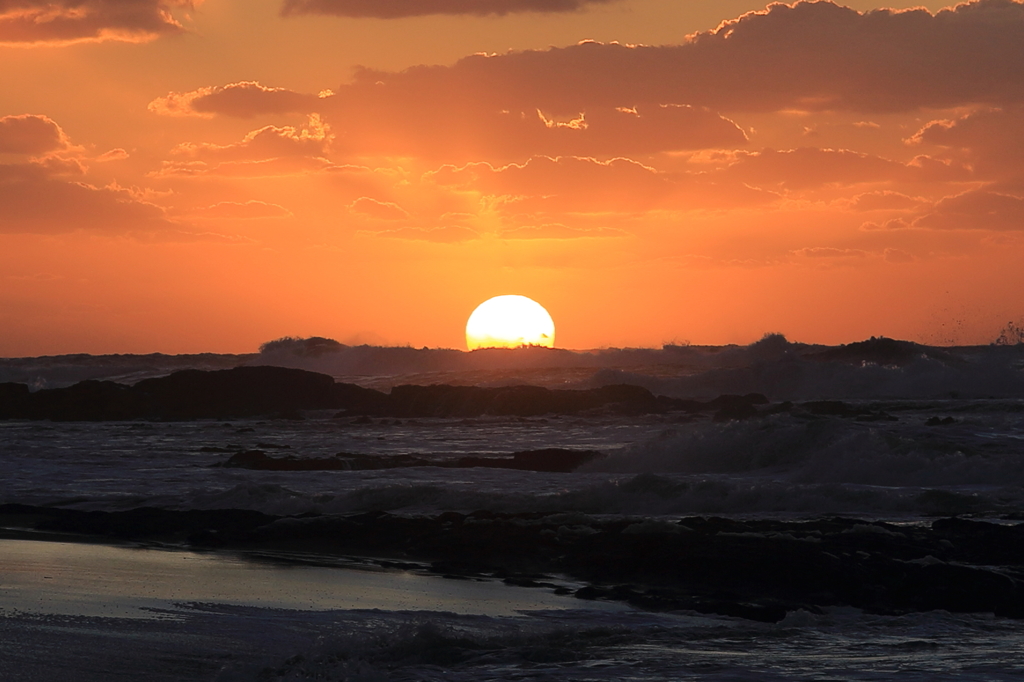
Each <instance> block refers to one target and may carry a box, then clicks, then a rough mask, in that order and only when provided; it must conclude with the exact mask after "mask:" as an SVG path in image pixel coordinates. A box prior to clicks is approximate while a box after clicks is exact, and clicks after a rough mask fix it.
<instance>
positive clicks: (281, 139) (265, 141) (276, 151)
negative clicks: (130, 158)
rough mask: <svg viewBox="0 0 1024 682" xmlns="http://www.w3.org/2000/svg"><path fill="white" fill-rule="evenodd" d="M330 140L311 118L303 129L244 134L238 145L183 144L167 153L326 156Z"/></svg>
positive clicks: (208, 157) (233, 157)
mask: <svg viewBox="0 0 1024 682" xmlns="http://www.w3.org/2000/svg"><path fill="white" fill-rule="evenodd" d="M331 139H332V137H331V132H330V129H329V128H328V127H327V126H326V125H324V124H323V123H322V122H321V121H320V119H319V117H318V116H316V115H313V116H311V117H310V120H309V124H308V125H307V126H305V127H303V128H295V127H292V126H284V127H276V126H265V127H263V128H259V129H258V130H253V131H252V132H250V133H248V134H247V135H246V136H245V137H244V138H242V141H241V142H236V143H233V144H226V145H217V144H209V143H198V144H194V143H190V142H187V143H184V144H180V145H178V146H177V147H176V148H175V149H174V150H172V152H171V153H172V154H173V155H175V156H185V157H189V158H193V159H199V160H203V161H239V160H259V159H276V158H280V157H284V156H321V155H323V154H326V153H327V149H328V147H329V146H330V143H331Z"/></svg>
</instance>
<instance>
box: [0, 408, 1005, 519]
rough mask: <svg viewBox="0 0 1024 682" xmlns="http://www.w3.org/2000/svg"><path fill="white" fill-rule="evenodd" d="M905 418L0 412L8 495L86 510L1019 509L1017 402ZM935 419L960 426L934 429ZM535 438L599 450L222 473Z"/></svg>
mask: <svg viewBox="0 0 1024 682" xmlns="http://www.w3.org/2000/svg"><path fill="white" fill-rule="evenodd" d="M872 407H873V408H876V409H880V410H883V411H885V412H886V413H887V414H890V415H892V416H894V417H896V418H897V419H898V421H873V422H860V421H856V420H854V419H851V418H841V417H820V416H809V415H806V414H798V413H794V414H789V413H782V414H776V415H772V416H768V417H764V418H760V419H753V420H748V421H731V422H722V423H716V422H712V421H711V420H709V419H698V420H693V421H688V420H687V418H685V417H679V416H668V417H660V416H652V417H642V418H634V419H630V418H612V419H600V420H599V419H579V418H572V417H556V418H550V419H526V420H523V419H479V420H406V421H404V422H401V423H399V422H397V421H396V420H376V423H374V424H368V425H357V424H353V423H352V420H350V419H332V418H330V416H329V415H311V418H309V419H307V420H305V421H258V420H244V421H234V422H230V423H225V422H177V423H142V422H127V423H122V422H107V423H63V424H58V423H50V422H14V421H9V422H0V467H3V471H5V472H6V473H5V480H4V486H3V489H2V491H0V502H20V503H27V504H56V505H61V506H69V507H74V508H82V509H126V508H132V507H138V506H157V507H168V508H175V509H183V508H199V509H214V508H240V509H254V510H260V511H264V512H267V513H272V514H297V513H303V512H310V511H318V512H323V513H343V512H357V511H367V510H386V511H393V512H407V513H423V512H434V511H443V510H457V511H474V510H478V509H489V510H494V511H512V512H521V511H551V512H555V511H576V512H582V513H588V514H644V515H668V516H673V515H680V514H695V513H696V514H701V513H705V514H707V513H714V514H745V515H750V514H755V515H759V514H797V515H811V516H813V515H818V514H825V513H849V514H866V515H873V516H879V517H883V518H902V517H907V516H910V517H913V516H916V515H921V514H924V515H929V514H957V513H974V514H982V515H989V516H992V515H1001V514H1007V513H1013V512H1017V511H1021V510H1024V401H1017V400H945V401H931V402H922V401H916V402H912V401H890V402H887V403H872ZM930 418H942V419H947V418H952V420H953V423H950V424H945V425H940V426H931V425H927V420H928V419H930ZM542 447H563V448H579V449H595V450H599V451H601V452H603V453H605V454H606V455H607V457H606V458H605V459H602V460H600V461H596V462H593V463H591V464H588V465H586V466H585V467H583V469H582V470H580V471H577V472H575V473H571V474H560V473H538V472H527V471H514V470H506V469H449V468H436V467H412V468H406V469H386V470H375V471H324V472H298V471H295V472H273V471H251V470H246V469H226V468H218V467H216V466H214V465H217V464H219V463H222V462H224V461H225V460H226V459H227V458H228V457H230V455H231V454H232V453H234V452H238V451H241V450H247V449H253V448H257V449H262V450H264V451H265V452H267V453H269V454H271V455H276V456H281V455H292V456H296V457H329V456H331V455H334V454H337V453H342V452H345V453H357V454H365V455H395V454H410V453H413V454H418V455H421V456H426V457H428V458H432V459H437V460H445V459H452V458H456V457H461V456H465V455H467V454H477V455H483V456H491V455H500V454H508V453H511V452H515V451H518V450H527V449H533V448H542Z"/></svg>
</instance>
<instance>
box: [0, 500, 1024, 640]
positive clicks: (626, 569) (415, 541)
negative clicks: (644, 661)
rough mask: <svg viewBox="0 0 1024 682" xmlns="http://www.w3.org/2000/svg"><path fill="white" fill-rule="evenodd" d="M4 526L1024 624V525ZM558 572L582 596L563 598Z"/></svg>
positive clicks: (692, 602) (349, 520) (378, 519)
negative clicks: (1014, 620)
mask: <svg viewBox="0 0 1024 682" xmlns="http://www.w3.org/2000/svg"><path fill="white" fill-rule="evenodd" d="M0 526H2V527H4V528H6V529H8V530H7V531H6V532H8V533H12V532H21V533H24V532H29V533H47V534H53V533H60V534H72V536H73V537H78V538H81V539H82V540H86V539H92V540H101V541H133V542H161V543H175V544H178V545H184V546H188V547H191V548H195V549H227V550H244V551H251V550H264V551H280V552H292V553H302V554H307V555H308V554H313V555H322V556H362V557H375V558H376V561H377V562H378V563H379V564H380V565H382V566H386V567H391V568H408V567H427V568H428V569H429V570H430V571H432V572H434V573H437V574H439V575H444V576H446V577H452V578H465V579H474V578H489V579H502V580H505V581H506V582H509V583H511V584H515V585H520V586H533V587H538V588H547V589H556V590H559V591H561V592H563V593H566V594H568V593H572V594H574V595H575V597H577V598H581V599H608V600H616V601H624V602H628V603H630V604H632V605H634V606H637V607H640V608H643V609H648V610H656V611H674V610H691V611H697V612H701V613H715V614H722V615H728V616H736V617H741V618H747V619H753V620H759V621H766V622H776V621H779V620H781V619H782V618H784V617H785V615H786V613H787V612H790V611H794V610H798V609H803V610H806V611H810V612H819V611H821V610H822V609H824V608H828V607H833V606H851V607H856V608H860V609H863V610H865V611H867V612H871V613H882V614H900V613H909V612H919V611H930V610H935V609H943V610H947V611H951V612H962V613H993V614H995V615H997V616H1004V617H1009V618H1018V619H1021V618H1024V525H1010V524H1001V523H993V522H988V521H980V520H967V519H963V518H955V517H954V518H942V519H936V520H934V521H932V522H931V523H930V524H929V525H896V524H891V523H884V522H879V521H867V520H861V519H854V518H838V517H836V518H822V519H816V520H810V521H784V520H737V519H726V518H717V517H689V518H683V519H680V520H678V521H671V522H670V521H664V520H652V519H648V518H641V517H636V518H616V519H606V518H595V517H591V516H587V515H584V514H580V513H557V514H544V513H526V514H503V513H494V512H486V511H478V512H474V513H470V514H463V513H457V512H445V513H442V514H438V515H436V516H401V515H395V514H389V513H385V512H372V513H363V514H354V515H313V514H307V515H302V516H273V515H268V514H263V513H260V512H255V511H246V510H190V511H176V510H167V509H156V508H142V509H134V510H130V511H120V512H100V511H79V510H69V509H59V508H52V507H32V506H25V505H2V506H0ZM12 529H21V530H20V531H16V530H12ZM65 537H66V535H65ZM553 576H562V577H567V578H569V579H571V580H574V581H578V582H582V583H584V585H583V586H582V587H577V588H575V589H571V590H570V589H569V588H566V587H564V586H562V587H559V586H557V585H556V584H555V583H556V582H557V580H555V578H554V577H553ZM552 581H555V582H552Z"/></svg>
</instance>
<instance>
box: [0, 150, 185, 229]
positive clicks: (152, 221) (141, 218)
mask: <svg viewBox="0 0 1024 682" xmlns="http://www.w3.org/2000/svg"><path fill="white" fill-rule="evenodd" d="M168 227H173V224H172V223H170V222H169V221H168V220H166V218H165V217H164V211H163V209H161V208H160V207H158V206H156V205H154V204H152V203H149V202H147V201H145V199H144V198H142V197H140V196H139V194H138V193H137V192H135V191H132V190H130V189H125V188H122V187H117V186H115V185H112V186H109V187H93V186H92V185H89V184H86V183H84V182H76V181H72V180H69V179H67V178H65V177H60V176H59V175H57V174H55V173H54V172H53V170H52V169H51V168H48V167H46V166H44V165H42V164H35V163H28V164H7V165H0V233H36V234H57V233H65V232H74V231H76V230H94V231H97V232H106V233H116V232H133V231H152V230H159V229H165V228H168Z"/></svg>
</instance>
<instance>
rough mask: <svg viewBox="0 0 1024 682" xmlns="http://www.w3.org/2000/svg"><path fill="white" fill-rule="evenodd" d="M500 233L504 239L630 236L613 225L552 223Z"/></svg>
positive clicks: (511, 228) (527, 226)
mask: <svg viewBox="0 0 1024 682" xmlns="http://www.w3.org/2000/svg"><path fill="white" fill-rule="evenodd" d="M498 235H499V236H500V237H501V238H502V239H584V238H607V237H628V236H629V233H628V232H626V231H625V230H619V229H616V228H613V227H595V228H580V227H569V226H568V225H562V224H560V223H552V224H547V225H521V226H518V227H505V228H502V229H500V230H499V231H498Z"/></svg>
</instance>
